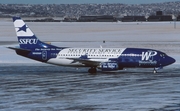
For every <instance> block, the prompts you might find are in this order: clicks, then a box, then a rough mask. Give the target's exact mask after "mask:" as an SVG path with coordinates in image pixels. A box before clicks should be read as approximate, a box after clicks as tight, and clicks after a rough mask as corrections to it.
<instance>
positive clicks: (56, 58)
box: [8, 17, 175, 74]
mask: <svg viewBox="0 0 180 111" xmlns="http://www.w3.org/2000/svg"><path fill="white" fill-rule="evenodd" d="M13 22H14V27H15V31H16V34H17V38H18V42H19V46H18V47H8V48H10V49H13V50H15V51H16V53H17V54H18V55H20V56H23V57H26V58H30V59H33V60H36V61H40V62H44V63H48V64H53V65H59V66H70V67H77V68H79V67H89V70H88V72H89V73H91V74H94V73H96V72H97V69H99V70H100V71H118V70H123V69H124V68H152V69H153V72H154V73H156V72H157V69H162V68H163V67H164V66H168V65H170V64H173V63H174V62H175V59H173V58H172V57H170V56H168V55H166V54H165V53H164V52H161V51H158V50H154V49H143V48H102V47H100V48H71V47H57V46H54V45H51V44H48V43H45V42H42V41H40V40H39V39H38V38H37V37H36V35H34V33H33V32H32V31H31V30H30V28H29V27H28V26H27V25H26V24H25V23H24V21H23V20H22V19H21V18H20V17H13Z"/></svg>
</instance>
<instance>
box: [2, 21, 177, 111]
mask: <svg viewBox="0 0 180 111" xmlns="http://www.w3.org/2000/svg"><path fill="white" fill-rule="evenodd" d="M27 25H28V26H29V27H30V28H31V29H32V31H33V32H34V33H35V34H36V35H37V36H38V38H39V39H40V40H42V41H46V42H52V44H53V45H57V46H60V47H61V46H62V47H95V48H97V47H100V45H101V46H102V47H116V48H117V47H120V48H125V47H135V48H151V49H156V50H160V51H163V52H165V53H167V54H168V55H169V56H172V57H173V58H175V59H176V63H175V64H173V65H170V66H168V67H165V68H164V69H163V70H160V71H158V73H157V74H153V73H152V70H153V69H127V70H123V71H120V72H116V73H102V72H98V74H97V75H90V74H88V73H87V70H88V69H85V68H81V69H79V70H77V69H75V68H68V67H59V66H52V65H45V64H43V63H39V62H35V61H33V60H29V59H26V58H23V57H20V56H18V55H16V53H15V52H14V51H13V50H10V49H7V48H6V47H8V46H17V45H18V44H17V37H16V34H15V31H14V27H13V22H12V21H4V20H0V50H1V52H0V110H1V111H24V110H26V111H39V110H40V111H63V110H65V111H111V110H113V111H180V73H179V72H180V38H179V36H180V22H177V24H176V29H174V23H173V22H161V23H157V22H156V23H154V22H152V23H148V22H145V23H144V22H132V23H121V22H117V23H27ZM103 41H105V43H103Z"/></svg>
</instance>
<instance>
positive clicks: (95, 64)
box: [67, 58, 101, 67]
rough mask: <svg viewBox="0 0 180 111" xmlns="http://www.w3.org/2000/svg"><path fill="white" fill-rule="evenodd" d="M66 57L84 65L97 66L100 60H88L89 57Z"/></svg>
mask: <svg viewBox="0 0 180 111" xmlns="http://www.w3.org/2000/svg"><path fill="white" fill-rule="evenodd" d="M67 59H70V60H74V61H73V62H72V63H75V62H79V63H82V64H84V65H86V66H91V67H92V66H94V67H96V66H98V65H99V64H100V63H101V61H94V60H90V59H82V58H67Z"/></svg>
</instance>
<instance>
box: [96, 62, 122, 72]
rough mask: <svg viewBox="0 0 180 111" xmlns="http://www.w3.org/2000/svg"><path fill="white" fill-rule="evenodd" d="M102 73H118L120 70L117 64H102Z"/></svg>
mask: <svg viewBox="0 0 180 111" xmlns="http://www.w3.org/2000/svg"><path fill="white" fill-rule="evenodd" d="M99 68H100V69H101V70H102V71H116V70H118V69H119V66H118V63H117V62H102V63H101V64H100V66H99Z"/></svg>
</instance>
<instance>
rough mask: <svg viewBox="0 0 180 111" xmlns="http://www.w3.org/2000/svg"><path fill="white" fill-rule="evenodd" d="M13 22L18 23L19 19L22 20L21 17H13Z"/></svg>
mask: <svg viewBox="0 0 180 111" xmlns="http://www.w3.org/2000/svg"><path fill="white" fill-rule="evenodd" d="M12 19H13V22H14V21H16V20H17V19H21V17H12Z"/></svg>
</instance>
